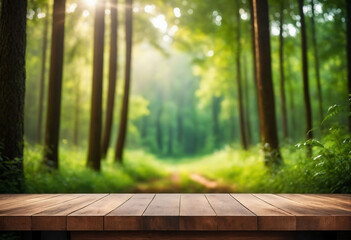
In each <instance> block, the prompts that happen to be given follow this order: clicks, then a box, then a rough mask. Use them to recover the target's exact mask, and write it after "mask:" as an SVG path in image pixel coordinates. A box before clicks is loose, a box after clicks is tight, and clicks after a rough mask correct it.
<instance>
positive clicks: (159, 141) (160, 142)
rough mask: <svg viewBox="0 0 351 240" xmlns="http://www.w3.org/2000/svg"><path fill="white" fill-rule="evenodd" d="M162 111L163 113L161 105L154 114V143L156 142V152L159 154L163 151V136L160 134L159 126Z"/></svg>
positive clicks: (160, 128) (160, 127)
mask: <svg viewBox="0 0 351 240" xmlns="http://www.w3.org/2000/svg"><path fill="white" fill-rule="evenodd" d="M161 104H162V103H161ZM162 111H163V107H162V105H161V106H160V107H159V109H158V110H157V113H156V141H157V146H158V150H159V151H160V152H162V150H163V140H162V136H163V134H162V126H161V115H162Z"/></svg>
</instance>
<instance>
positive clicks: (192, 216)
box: [179, 194, 217, 231]
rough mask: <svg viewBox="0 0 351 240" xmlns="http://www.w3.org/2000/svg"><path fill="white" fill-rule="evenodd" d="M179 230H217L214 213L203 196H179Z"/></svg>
mask: <svg viewBox="0 0 351 240" xmlns="http://www.w3.org/2000/svg"><path fill="white" fill-rule="evenodd" d="M179 229H180V230H186V231H205V230H210V231H211V230H212V231H213V230H217V218H216V213H215V212H214V210H213V209H212V207H211V205H210V204H209V202H208V201H207V198H206V196H205V195H204V194H181V200H180V219H179Z"/></svg>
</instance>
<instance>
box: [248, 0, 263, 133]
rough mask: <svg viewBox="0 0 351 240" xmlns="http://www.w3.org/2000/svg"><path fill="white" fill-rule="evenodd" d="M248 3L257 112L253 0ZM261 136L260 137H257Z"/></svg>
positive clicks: (259, 126) (259, 125) (259, 123)
mask: <svg viewBox="0 0 351 240" xmlns="http://www.w3.org/2000/svg"><path fill="white" fill-rule="evenodd" d="M249 5H250V18H251V19H250V20H251V42H252V43H251V45H252V55H253V58H252V59H253V63H252V66H253V81H254V86H255V93H256V95H255V97H256V107H257V112H259V109H258V105H259V103H258V89H257V72H256V71H257V70H256V69H257V67H256V42H255V25H254V13H253V0H249ZM261 129H262V126H261V122H260V121H258V130H259V136H260V135H261ZM259 138H261V137H259Z"/></svg>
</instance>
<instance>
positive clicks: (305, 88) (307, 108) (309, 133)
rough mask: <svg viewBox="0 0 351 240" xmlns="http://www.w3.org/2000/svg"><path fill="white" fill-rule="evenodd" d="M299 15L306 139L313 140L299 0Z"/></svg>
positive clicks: (302, 19) (302, 1)
mask: <svg viewBox="0 0 351 240" xmlns="http://www.w3.org/2000/svg"><path fill="white" fill-rule="evenodd" d="M298 3H299V15H300V19H301V20H300V21H301V45H302V48H301V50H302V51H301V53H302V77H303V96H304V102H305V115H306V138H307V140H308V139H312V137H313V135H312V111H311V101H310V90H309V85H308V61H307V39H306V24H305V15H304V13H303V5H304V0H298ZM310 151H311V148H310V147H309V148H308V155H310V154H311V152H310Z"/></svg>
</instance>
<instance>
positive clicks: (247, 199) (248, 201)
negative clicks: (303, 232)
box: [231, 194, 296, 231]
mask: <svg viewBox="0 0 351 240" xmlns="http://www.w3.org/2000/svg"><path fill="white" fill-rule="evenodd" d="M231 195H232V196H233V197H234V198H235V199H236V200H238V201H239V202H240V203H241V204H242V205H244V206H245V207H246V208H248V209H249V210H250V211H251V212H253V213H254V214H256V215H257V218H258V226H257V228H258V230H264V231H289V230H295V229H296V219H295V216H293V215H292V214H289V213H287V212H285V211H283V210H281V209H279V208H276V207H274V206H272V205H271V204H268V203H266V202H264V201H262V200H260V199H258V198H257V197H255V196H253V195H251V194H231Z"/></svg>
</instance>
